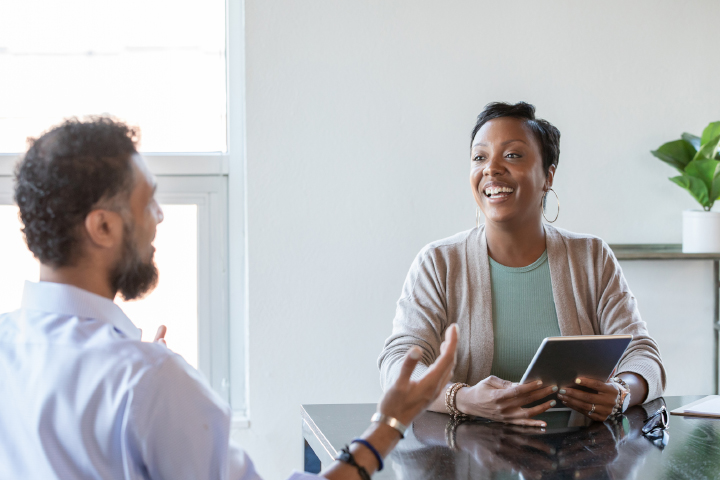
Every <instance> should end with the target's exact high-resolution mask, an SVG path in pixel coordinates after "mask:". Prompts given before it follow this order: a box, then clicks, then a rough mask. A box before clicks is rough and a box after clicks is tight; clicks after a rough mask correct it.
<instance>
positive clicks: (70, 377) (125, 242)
mask: <svg viewBox="0 0 720 480" xmlns="http://www.w3.org/2000/svg"><path fill="white" fill-rule="evenodd" d="M136 137H137V132H136V131H134V130H133V129H131V128H128V127H127V126H126V125H124V124H122V123H119V122H116V121H113V120H112V119H109V118H104V117H99V118H92V119H90V120H89V121H85V122H83V121H78V120H69V121H66V122H65V123H63V124H62V125H60V126H58V127H56V128H54V129H52V130H50V131H49V132H48V133H45V134H44V135H42V136H41V137H40V138H38V139H36V140H32V141H31V144H30V148H29V149H28V151H27V153H26V154H25V156H24V158H23V159H22V161H21V162H20V164H19V165H18V167H17V169H16V179H15V180H16V184H15V201H16V203H17V204H18V207H19V208H20V218H21V220H22V223H23V233H24V235H25V240H26V242H27V245H28V248H29V249H30V251H31V252H32V253H33V254H34V255H35V257H36V258H37V259H38V260H39V261H40V264H41V266H40V282H38V283H33V282H27V283H26V284H25V290H24V292H23V298H22V305H21V308H20V310H17V311H15V312H11V313H7V314H4V315H0V478H2V479H5V478H18V479H20V478H22V479H35V478H38V479H40V478H42V479H53V478H57V479H85V478H93V479H95V478H98V479H99V478H102V479H111V478H112V479H116V478H117V479H121V478H122V479H126V480H135V479H138V480H139V479H173V480H179V479H243V480H251V479H252V480H255V479H259V477H258V475H257V474H256V473H255V469H254V468H253V464H252V462H251V461H250V459H249V458H248V456H247V455H246V454H245V452H244V451H243V450H242V449H240V448H238V447H236V446H234V445H233V444H232V443H230V442H229V435H230V419H231V410H230V407H229V406H228V405H227V404H226V403H225V402H224V401H223V400H222V399H220V398H219V396H218V395H216V394H215V393H214V392H213V391H212V389H211V388H210V387H209V386H208V384H207V382H206V381H205V380H204V379H203V378H202V376H201V375H200V374H199V373H198V372H197V371H196V370H195V369H194V368H192V367H191V366H190V365H188V364H187V362H185V361H184V360H183V359H182V357H180V356H179V355H176V354H174V353H172V352H171V351H170V350H168V349H167V348H166V347H165V346H164V345H161V344H160V343H163V342H162V337H163V335H164V327H161V329H160V331H159V332H158V336H157V338H156V339H157V340H159V342H155V343H148V342H141V341H140V331H139V330H138V329H137V328H136V327H135V326H134V325H133V323H132V322H131V321H130V319H128V318H127V317H126V316H125V314H124V313H123V312H122V310H121V309H120V308H119V307H118V306H117V305H116V304H115V303H114V299H115V296H116V295H118V294H119V295H120V296H122V297H123V298H125V299H126V300H130V299H134V298H140V297H141V296H142V295H143V294H145V293H147V292H149V291H150V290H151V289H152V288H153V287H154V286H155V284H156V283H157V279H158V272H157V269H156V267H155V265H154V263H153V253H154V247H153V245H152V241H153V239H154V237H155V231H156V227H157V225H158V224H159V223H160V222H162V220H163V213H162V209H161V208H160V206H159V205H158V203H157V201H156V200H155V197H154V193H155V188H156V184H155V179H154V177H153V175H152V174H151V173H150V172H149V170H148V169H147V166H146V165H145V162H144V161H143V159H142V157H141V156H140V155H139V154H138V153H137V150H136V146H135V144H136ZM446 337H447V341H446V342H445V343H444V344H443V346H442V348H441V351H442V352H443V353H442V354H441V355H440V357H439V358H438V360H437V361H436V362H435V364H433V366H432V367H430V369H428V371H427V372H426V374H425V375H424V376H423V377H422V378H420V379H417V380H412V379H411V374H412V372H413V370H414V368H415V366H416V365H417V363H418V360H419V359H420V350H419V349H411V351H410V352H409V353H408V355H406V358H405V363H404V368H403V370H402V373H401V374H400V376H399V380H398V381H397V383H396V384H395V386H393V387H391V388H389V389H388V391H387V393H385V395H384V396H383V398H382V399H381V401H380V403H379V404H378V414H377V415H380V416H379V417H373V420H372V423H371V425H370V427H368V429H367V430H366V431H365V433H364V434H363V435H362V437H361V439H360V440H355V441H353V444H352V447H351V448H350V449H349V450H348V451H347V453H346V454H344V456H343V457H342V461H337V462H335V463H333V464H332V465H331V466H330V467H329V468H328V469H327V470H326V471H325V472H323V474H322V475H321V477H322V478H327V479H331V480H340V479H353V480H355V479H360V478H368V473H372V472H373V471H375V470H378V469H380V468H382V457H384V456H386V455H387V454H388V453H389V452H390V451H391V450H392V449H393V447H394V446H395V445H396V444H397V442H398V441H399V439H400V438H401V436H402V433H403V432H404V425H408V424H409V423H410V422H412V420H413V418H415V417H416V416H417V415H418V414H420V413H421V412H422V411H423V410H425V408H427V406H428V405H429V404H430V402H431V401H432V400H433V399H434V398H436V397H437V395H438V394H439V392H440V390H441V389H442V388H443V387H444V386H445V385H446V384H447V382H448V381H449V379H450V376H451V374H452V369H453V366H454V362H455V361H454V354H455V347H456V343H457V333H456V329H455V328H454V327H450V328H448V334H446ZM291 478H293V479H295V480H301V479H310V478H317V477H316V476H315V475H309V474H302V473H296V474H294V475H293V476H292V477H291Z"/></svg>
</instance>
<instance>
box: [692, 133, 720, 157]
mask: <svg viewBox="0 0 720 480" xmlns="http://www.w3.org/2000/svg"><path fill="white" fill-rule="evenodd" d="M706 130H707V129H706ZM718 143H720V135H718V136H717V137H714V138H713V139H712V140H710V141H708V142H707V143H703V144H702V146H701V147H700V150H698V151H697V153H696V154H695V158H700V157H705V158H714V157H715V150H717V147H718Z"/></svg>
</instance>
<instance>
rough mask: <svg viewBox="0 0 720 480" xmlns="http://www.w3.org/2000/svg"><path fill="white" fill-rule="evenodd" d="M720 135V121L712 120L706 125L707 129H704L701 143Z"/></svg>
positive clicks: (703, 143)
mask: <svg viewBox="0 0 720 480" xmlns="http://www.w3.org/2000/svg"><path fill="white" fill-rule="evenodd" d="M719 136H720V122H712V123H711V124H709V125H708V126H707V127H705V130H703V134H702V138H701V139H700V143H701V144H702V145H705V144H706V143H708V142H709V141H710V140H712V139H714V138H715V137H719Z"/></svg>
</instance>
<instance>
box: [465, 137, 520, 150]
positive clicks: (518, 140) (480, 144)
mask: <svg viewBox="0 0 720 480" xmlns="http://www.w3.org/2000/svg"><path fill="white" fill-rule="evenodd" d="M513 142H520V143H524V144H525V145H527V142H526V141H524V140H520V139H519V138H514V139H512V140H505V141H504V142H502V143H501V144H500V146H501V147H504V146H505V145H507V144H508V143H513ZM487 146H488V144H487V143H483V142H478V143H473V148H474V147H487Z"/></svg>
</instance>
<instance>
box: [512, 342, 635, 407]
mask: <svg viewBox="0 0 720 480" xmlns="http://www.w3.org/2000/svg"><path fill="white" fill-rule="evenodd" d="M632 338H633V337H632V335H579V336H570V337H547V338H546V339H544V340H543V341H542V343H541V344H540V348H538V350H537V352H536V353H535V356H534V357H533V359H532V361H531V362H530V365H529V366H528V368H527V370H526V371H525V375H523V377H522V380H520V383H521V384H522V383H529V382H534V381H537V380H542V382H543V384H545V385H557V386H558V387H560V388H563V387H567V386H572V387H573V388H578V389H581V390H585V391H588V392H592V393H597V392H596V391H595V390H591V389H589V388H586V387H583V386H581V385H576V384H575V379H576V378H577V377H589V378H593V379H596V380H600V381H601V382H606V381H607V379H608V378H610V375H612V374H613V372H614V370H615V367H616V366H617V364H618V362H619V361H620V359H621V358H622V356H623V353H625V349H627V347H628V345H629V344H630V341H631V340H632ZM549 400H557V397H556V396H555V394H552V395H549V396H547V397H545V398H543V399H542V400H538V401H537V402H533V403H531V404H529V405H525V407H531V406H535V405H539V404H541V403H544V402H547V401H549ZM559 405H561V404H560V402H558V406H559Z"/></svg>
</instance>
